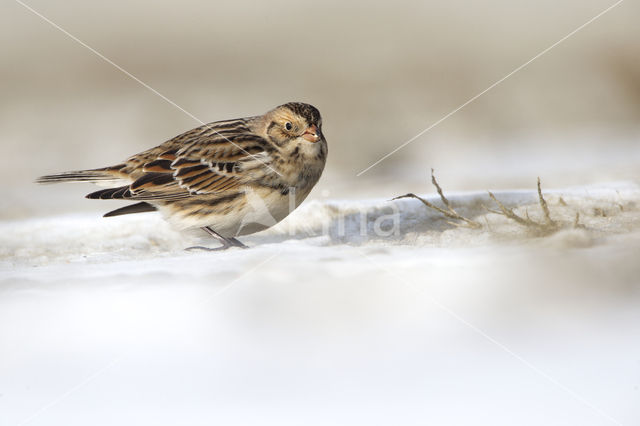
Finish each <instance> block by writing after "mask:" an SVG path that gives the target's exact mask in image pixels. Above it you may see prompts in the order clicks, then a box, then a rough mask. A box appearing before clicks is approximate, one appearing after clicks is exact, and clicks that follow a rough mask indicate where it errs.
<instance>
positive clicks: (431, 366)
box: [0, 182, 640, 425]
mask: <svg viewBox="0 0 640 426" xmlns="http://www.w3.org/2000/svg"><path fill="white" fill-rule="evenodd" d="M543 185H544V182H543ZM543 190H544V192H545V195H546V197H547V201H548V202H549V206H550V208H551V215H552V217H553V218H554V219H556V220H558V221H562V222H566V223H567V227H566V229H564V230H562V231H560V232H558V233H555V234H553V235H550V236H544V237H541V236H536V235H533V234H532V233H531V232H530V231H528V230H526V229H525V228H523V227H521V226H520V225H517V224H514V223H512V222H510V221H509V220H507V219H506V218H504V217H502V216H499V215H496V214H491V213H487V211H486V210H485V208H484V206H486V207H492V208H493V207H495V206H494V205H492V204H491V201H490V200H489V199H488V197H487V195H486V193H481V192H474V193H453V194H451V195H450V197H449V198H450V199H451V200H452V202H453V204H454V206H456V208H457V209H458V211H459V212H460V213H462V214H464V215H467V216H469V217H472V218H474V219H475V220H477V221H478V222H480V223H482V224H484V225H485V226H484V228H483V229H482V230H474V229H468V228H463V227H456V226H452V225H449V224H447V220H445V219H443V218H442V217H441V216H440V215H439V214H438V213H436V212H433V211H430V210H429V209H427V208H426V207H425V206H423V205H422V204H421V203H420V202H419V201H417V200H414V199H403V200H398V201H389V200H382V199H370V200H324V201H317V200H316V201H310V202H307V203H305V204H303V206H302V207H300V208H299V209H298V210H296V212H294V213H293V214H292V215H291V216H290V217H289V218H287V219H286V220H285V221H284V222H283V223H281V224H279V225H278V226H276V227H274V228H273V229H270V230H267V231H265V232H262V233H259V234H255V235H252V236H247V237H243V238H241V239H242V241H243V242H244V243H246V244H247V245H249V246H250V247H251V248H250V249H248V250H242V249H231V250H228V251H224V252H202V251H185V250H184V249H185V248H186V247H189V246H193V245H199V244H210V245H212V246H214V245H215V243H214V242H212V241H210V240H209V239H207V237H206V235H204V233H198V232H191V233H178V232H176V231H174V230H172V229H171V228H170V227H169V225H167V224H166V223H165V222H164V221H163V220H162V219H161V218H160V217H159V215H157V214H154V213H145V214H140V215H132V216H124V217H118V218H108V219H103V218H101V217H100V216H99V215H97V214H94V213H76V214H66V215H56V216H42V217H31V218H27V219H20V220H18V219H16V220H10V221H4V222H1V223H0V295H1V297H0V424H2V425H5V424H6V425H18V424H25V423H28V424H33V425H38V424H43V425H45V424H46V425H57V424H60V425H87V424H92V425H112V424H153V425H175V424H189V425H200V424H202V425H205V424H206V425H210V424H238V425H247V424H277V425H298V424H305V425H315V424H318V425H319V424H323V425H324V424H344V425H353V424H367V425H376V424H380V425H386V424H456V425H467V424H468V425H471V424H492V425H512V424H520V425H539V424H545V425H556V424H557V425H561V424H562V425H564V424H580V425H607V424H617V422H619V423H622V424H625V425H631V424H637V423H638V421H639V420H640V404H639V402H640V389H639V386H640V339H639V336H640V310H638V306H639V305H638V302H640V282H639V278H638V277H640V265H639V262H638V259H640V188H639V187H638V186H637V185H635V184H633V183H625V182H621V183H610V184H606V185H600V186H595V185H592V186H585V187H573V188H564V189H555V190H547V189H545V188H544V186H543ZM445 191H446V188H445ZM495 194H496V196H497V197H498V198H499V199H500V200H501V201H503V202H504V203H506V204H507V205H510V206H520V207H518V208H517V210H516V211H517V212H519V213H521V214H523V215H524V212H525V210H526V211H527V212H528V213H529V214H530V216H531V218H532V219H534V220H539V219H540V217H541V216H540V212H539V207H538V206H537V204H536V202H537V195H536V193H535V191H533V190H522V191H509V192H495ZM397 195H400V194H397ZM447 195H449V194H447ZM560 197H561V198H562V202H561V201H560ZM428 198H429V199H430V200H431V201H434V202H435V201H437V196H435V195H434V194H431V195H428ZM576 212H579V213H580V224H581V225H583V226H582V227H578V228H574V227H573V226H570V225H571V223H572V222H573V220H574V217H575V213H576Z"/></svg>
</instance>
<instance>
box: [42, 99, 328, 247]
mask: <svg viewBox="0 0 640 426" xmlns="http://www.w3.org/2000/svg"><path fill="white" fill-rule="evenodd" d="M327 153H328V147H327V141H326V139H325V137H324V134H323V133H322V117H321V116H320V112H319V111H318V109H317V108H316V107H314V106H312V105H310V104H306V103H302V102H289V103H285V104H283V105H280V106H277V107H276V108H273V109H271V110H269V111H268V112H266V113H264V114H262V115H257V116H251V117H245V118H238V119H232V120H223V121H215V122H211V123H208V124H203V125H201V126H199V127H196V128H194V129H192V130H189V131H187V132H184V133H182V134H180V135H178V136H176V137H174V138H172V139H169V140H167V141H166V142H164V143H162V144H160V145H158V146H156V147H154V148H151V149H148V150H146V151H143V152H140V153H139V154H136V155H133V156H131V157H129V158H128V159H127V160H125V161H124V162H122V163H120V164H116V165H114V166H109V167H102V168H97V169H89V170H77V171H70V172H63V173H58V174H52V175H46V176H41V177H39V178H38V179H37V180H36V182H38V183H41V184H48V183H58V182H91V183H95V184H98V185H100V186H103V187H106V189H101V190H98V191H95V192H92V193H90V194H88V195H86V198H89V199H101V200H105V199H115V200H126V201H136V203H135V204H130V205H127V206H124V207H121V208H119V209H116V210H113V211H110V212H108V213H106V214H105V215H104V217H113V216H120V215H125V214H132V213H142V212H150V211H156V210H157V211H159V212H160V213H161V214H162V215H163V216H164V218H165V219H166V220H167V221H168V222H169V223H170V224H171V225H172V226H174V227H175V228H177V229H179V230H186V229H194V228H201V229H202V230H204V231H205V232H206V233H207V234H209V235H211V236H212V237H214V238H215V239H216V240H218V241H219V242H220V243H221V246H219V247H215V248H207V247H200V246H197V247H190V249H204V250H225V249H228V248H231V247H241V248H246V247H247V246H245V245H244V244H243V243H242V242H240V241H239V240H238V239H237V237H239V236H243V235H249V234H253V233H255V232H259V231H262V230H264V229H267V228H269V227H271V226H273V225H275V224H276V223H278V222H280V221H281V220H282V219H284V218H285V217H287V216H288V215H289V213H291V212H292V211H293V210H294V209H295V208H296V207H297V206H299V205H300V204H301V203H302V201H304V199H305V198H306V197H307V195H309V193H310V192H311V189H312V188H313V187H314V186H315V184H316V183H317V182H318V180H319V179H320V176H321V175H322V172H323V170H324V167H325V163H326V160H327Z"/></svg>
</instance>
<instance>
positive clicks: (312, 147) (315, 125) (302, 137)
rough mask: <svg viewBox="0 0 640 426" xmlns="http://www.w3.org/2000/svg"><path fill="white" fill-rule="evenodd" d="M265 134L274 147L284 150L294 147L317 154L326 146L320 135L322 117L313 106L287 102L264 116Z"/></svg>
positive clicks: (322, 136)
mask: <svg viewBox="0 0 640 426" xmlns="http://www.w3.org/2000/svg"><path fill="white" fill-rule="evenodd" d="M264 117H265V125H266V133H267V136H268V137H269V139H271V141H273V142H274V143H275V144H276V145H278V146H279V147H281V148H284V149H286V150H291V149H294V148H296V147H299V149H301V150H303V151H305V152H317V151H320V150H322V149H321V146H326V141H325V139H324V135H323V134H322V117H320V111H318V110H317V109H316V107H314V106H313V105H309V104H304V103H301V102H289V103H287V104H284V105H280V106H279V107H276V108H274V109H272V110H271V111H269V112H267V113H266V114H265V116H264Z"/></svg>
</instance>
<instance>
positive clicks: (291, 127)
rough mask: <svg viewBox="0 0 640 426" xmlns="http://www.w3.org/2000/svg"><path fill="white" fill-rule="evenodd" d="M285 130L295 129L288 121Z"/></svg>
mask: <svg viewBox="0 0 640 426" xmlns="http://www.w3.org/2000/svg"><path fill="white" fill-rule="evenodd" d="M284 128H285V129H287V130H291V129H293V125H292V124H291V123H289V122H288V121H287V122H286V123H284Z"/></svg>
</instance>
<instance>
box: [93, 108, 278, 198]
mask: <svg viewBox="0 0 640 426" xmlns="http://www.w3.org/2000/svg"><path fill="white" fill-rule="evenodd" d="M275 151H276V148H275V147H274V146H273V145H272V144H271V143H269V142H268V141H267V140H266V139H264V138H263V137H261V136H259V135H256V134H255V133H253V132H251V130H250V129H249V128H248V126H247V123H246V120H231V121H223V122H216V123H211V124H208V125H204V126H201V127H198V128H196V129H193V130H190V131H189V132H186V133H183V134H182V135H179V136H176V137H175V138H173V139H171V140H169V141H167V142H165V143H164V144H162V145H160V146H159V147H156V148H154V149H151V150H148V151H145V152H143V153H141V154H138V155H136V156H133V157H131V158H130V159H129V160H127V167H129V168H130V170H131V171H130V174H131V175H135V177H136V179H135V181H134V182H133V183H132V184H130V185H128V186H124V187H120V188H113V189H110V190H103V191H97V192H94V193H92V194H89V195H88V196H87V197H88V198H121V199H135V200H178V199H184V198H188V197H189V196H191V195H195V194H222V193H224V192H227V191H232V190H234V189H237V188H239V187H240V186H242V185H244V184H246V183H247V182H250V181H251V180H254V179H259V178H261V177H263V176H266V175H269V174H274V173H277V172H276V171H275V170H274V169H273V167H272V162H273V154H274V153H275Z"/></svg>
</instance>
